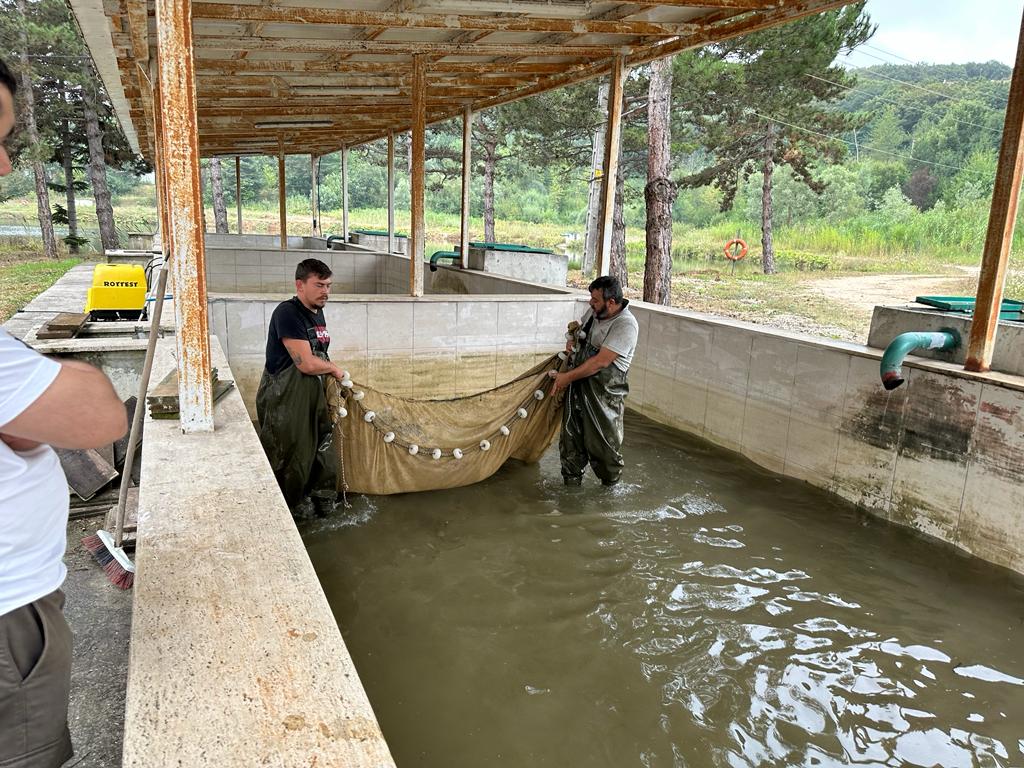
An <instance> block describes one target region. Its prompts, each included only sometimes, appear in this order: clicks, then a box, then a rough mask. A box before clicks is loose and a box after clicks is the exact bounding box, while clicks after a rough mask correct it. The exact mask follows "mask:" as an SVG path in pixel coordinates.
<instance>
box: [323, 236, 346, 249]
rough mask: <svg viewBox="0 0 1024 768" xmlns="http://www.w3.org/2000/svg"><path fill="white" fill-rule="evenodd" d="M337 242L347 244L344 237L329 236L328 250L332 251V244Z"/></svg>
mask: <svg viewBox="0 0 1024 768" xmlns="http://www.w3.org/2000/svg"><path fill="white" fill-rule="evenodd" d="M335 240H341V242H343V243H344V242H345V236H344V235H328V236H327V248H328V249H330V247H331V243H333V242H334V241H335Z"/></svg>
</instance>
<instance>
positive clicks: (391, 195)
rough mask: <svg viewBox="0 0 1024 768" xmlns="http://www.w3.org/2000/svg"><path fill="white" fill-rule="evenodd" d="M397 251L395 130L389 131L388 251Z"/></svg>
mask: <svg viewBox="0 0 1024 768" xmlns="http://www.w3.org/2000/svg"><path fill="white" fill-rule="evenodd" d="M394 252H395V132H394V131H388V253H394Z"/></svg>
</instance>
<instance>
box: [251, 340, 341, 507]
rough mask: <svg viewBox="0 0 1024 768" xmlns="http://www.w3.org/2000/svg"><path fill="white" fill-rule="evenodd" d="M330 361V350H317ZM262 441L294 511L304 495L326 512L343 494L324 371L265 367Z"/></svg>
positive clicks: (259, 407)
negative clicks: (321, 374)
mask: <svg viewBox="0 0 1024 768" xmlns="http://www.w3.org/2000/svg"><path fill="white" fill-rule="evenodd" d="M314 354H315V355H316V356H317V357H319V358H321V359H324V360H326V359H327V355H326V354H324V353H321V352H316V351H314ZM256 417H257V418H258V419H259V422H260V442H261V443H263V450H264V451H265V452H266V454H267V458H268V459H269V460H270V466H271V468H272V469H273V470H274V476H275V477H276V478H277V484H278V485H280V486H281V493H283V494H284V498H285V501H286V502H288V507H289V509H291V510H292V512H293V513H294V512H295V510H296V507H297V506H298V505H299V503H300V502H301V501H302V499H303V497H304V496H307V495H308V496H311V497H312V498H313V503H314V506H315V507H316V509H317V511H318V512H320V511H321V510H324V509H326V508H328V507H330V506H331V505H333V503H334V500H335V499H336V498H337V495H338V456H337V452H336V451H335V448H334V425H333V423H332V421H331V415H330V410H329V409H328V407H327V395H326V394H325V392H324V385H323V382H322V381H321V380H320V377H319V376H307V375H306V374H304V373H302V372H301V371H300V370H299V369H298V368H296V367H295V366H294V365H289V366H288V367H287V368H285V369H284V370H283V371H280V372H278V373H276V374H274V375H271V374H270V373H268V372H267V370H266V369H264V370H263V378H262V379H260V387H259V389H258V390H257V392H256Z"/></svg>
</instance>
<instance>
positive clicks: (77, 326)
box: [46, 312, 89, 332]
mask: <svg viewBox="0 0 1024 768" xmlns="http://www.w3.org/2000/svg"><path fill="white" fill-rule="evenodd" d="M88 320H89V314H88V313H87V312H61V313H60V314H59V315H57V316H56V317H55V318H53V319H52V320H50V321H49V322H47V323H46V325H48V326H49V327H50V328H52V329H54V330H58V329H60V330H68V331H76V332H77V331H79V330H81V328H82V326H83V325H85V324H86V322H87V321H88Z"/></svg>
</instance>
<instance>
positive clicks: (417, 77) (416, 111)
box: [409, 54, 427, 296]
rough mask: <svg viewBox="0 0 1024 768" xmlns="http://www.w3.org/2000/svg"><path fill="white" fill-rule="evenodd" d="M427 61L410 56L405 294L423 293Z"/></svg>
mask: <svg viewBox="0 0 1024 768" xmlns="http://www.w3.org/2000/svg"><path fill="white" fill-rule="evenodd" d="M426 70H427V63H426V57H425V56H424V55H423V54H417V55H416V56H413V68H412V178H411V179H410V184H409V189H410V192H411V201H410V207H411V208H412V211H411V220H412V221H411V226H410V230H411V231H410V232H409V295H410V296H422V295H423V252H424V249H425V243H424V238H425V237H426V234H427V227H426V220H425V219H424V197H425V194H424V192H425V188H426V187H425V183H424V176H425V174H426V135H427V72H426Z"/></svg>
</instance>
